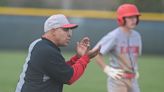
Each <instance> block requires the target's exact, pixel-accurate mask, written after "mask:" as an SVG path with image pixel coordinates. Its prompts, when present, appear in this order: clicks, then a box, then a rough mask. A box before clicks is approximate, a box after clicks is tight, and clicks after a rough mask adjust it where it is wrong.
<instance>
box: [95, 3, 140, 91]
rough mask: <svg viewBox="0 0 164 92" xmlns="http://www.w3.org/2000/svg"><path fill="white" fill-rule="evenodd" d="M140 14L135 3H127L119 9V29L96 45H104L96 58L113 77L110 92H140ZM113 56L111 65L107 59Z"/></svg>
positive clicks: (111, 77)
mask: <svg viewBox="0 0 164 92" xmlns="http://www.w3.org/2000/svg"><path fill="white" fill-rule="evenodd" d="M139 16H140V13H139V11H138V9H137V7H136V6H135V5H133V4H123V5H121V6H120V7H119V8H118V9H117V21H118V25H119V27H118V28H116V29H115V30H113V31H112V32H109V33H108V34H107V35H105V36H104V37H103V38H102V39H101V40H100V41H99V42H98V44H97V45H96V46H99V45H101V49H100V53H99V55H97V56H96V60H97V63H98V65H99V66H100V67H101V68H102V69H103V71H104V72H105V73H106V74H107V75H108V76H109V78H108V85H107V86H108V92H140V90H139V86H138V83H137V78H138V77H139V73H138V65H137V59H138V55H139V54H141V49H142V47H141V45H142V44H141V37H140V34H139V33H138V32H137V31H135V30H134V28H135V27H136V25H137V24H138V23H139ZM105 54H108V55H110V56H111V58H110V59H111V60H110V65H107V64H105V63H104V58H103V56H104V55H105Z"/></svg>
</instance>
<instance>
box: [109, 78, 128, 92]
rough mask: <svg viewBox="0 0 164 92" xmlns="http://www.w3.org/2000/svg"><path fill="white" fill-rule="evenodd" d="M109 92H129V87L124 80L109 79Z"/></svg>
mask: <svg viewBox="0 0 164 92" xmlns="http://www.w3.org/2000/svg"><path fill="white" fill-rule="evenodd" d="M107 88H108V92H127V91H128V89H127V85H126V84H125V83H124V82H123V81H122V80H114V79H112V78H108V80H107Z"/></svg>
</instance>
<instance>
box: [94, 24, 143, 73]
mask: <svg viewBox="0 0 164 92" xmlns="http://www.w3.org/2000/svg"><path fill="white" fill-rule="evenodd" d="M98 45H101V50H100V53H101V54H102V55H105V54H108V55H109V56H111V58H110V59H111V60H110V66H111V67H114V68H120V69H123V67H122V66H121V65H120V64H123V63H120V62H121V61H120V59H119V58H118V55H120V54H123V55H124V56H125V58H126V59H127V61H126V63H127V65H129V67H130V70H132V72H136V71H137V70H138V65H137V61H138V60H137V59H138V55H141V50H142V41H141V36H140V34H139V33H138V32H136V31H135V30H131V33H130V35H128V34H127V33H125V32H123V31H122V30H121V29H120V28H119V27H118V28H116V29H115V30H113V31H111V32H109V33H108V34H107V35H105V36H104V37H103V38H102V39H101V40H100V41H99V42H98V43H97V45H96V46H98ZM128 69H129V68H128Z"/></svg>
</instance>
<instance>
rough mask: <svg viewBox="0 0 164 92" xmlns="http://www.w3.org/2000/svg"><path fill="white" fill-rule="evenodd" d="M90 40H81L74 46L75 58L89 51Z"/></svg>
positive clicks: (85, 38)
mask: <svg viewBox="0 0 164 92" xmlns="http://www.w3.org/2000/svg"><path fill="white" fill-rule="evenodd" d="M89 47H90V39H89V38H88V37H84V38H82V40H80V41H79V42H77V45H76V52H77V56H78V57H79V58H80V57H81V56H83V55H85V54H86V53H87V52H88V51H89Z"/></svg>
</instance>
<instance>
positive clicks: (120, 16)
mask: <svg viewBox="0 0 164 92" xmlns="http://www.w3.org/2000/svg"><path fill="white" fill-rule="evenodd" d="M140 15H141V14H140V13H139V11H138V9H137V7H136V6H135V5H134V4H123V5H121V6H120V7H118V9H117V21H118V24H119V25H124V24H125V21H124V18H125V17H129V16H140ZM138 22H139V20H138V21H137V24H138Z"/></svg>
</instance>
